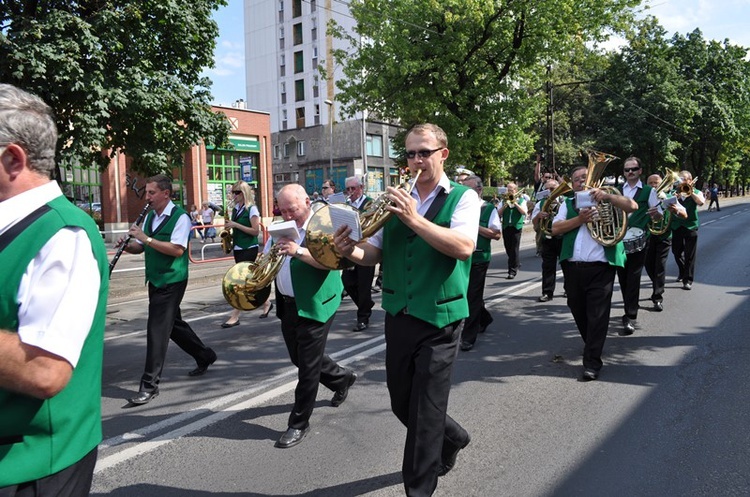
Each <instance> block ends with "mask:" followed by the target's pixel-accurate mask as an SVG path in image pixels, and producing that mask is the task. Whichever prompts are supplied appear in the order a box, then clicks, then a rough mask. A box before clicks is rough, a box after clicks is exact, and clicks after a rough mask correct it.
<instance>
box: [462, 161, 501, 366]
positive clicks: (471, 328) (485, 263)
mask: <svg viewBox="0 0 750 497" xmlns="http://www.w3.org/2000/svg"><path fill="white" fill-rule="evenodd" d="M463 184H464V185H466V186H468V187H469V188H471V189H472V190H474V191H475V192H477V195H479V198H480V199H481V198H482V180H481V178H479V176H476V175H469V176H467V177H466V178H465V179H464V180H463ZM501 235H502V224H501V223H500V215H499V214H498V213H497V209H496V208H495V206H494V204H491V203H489V202H484V201H482V207H481V211H480V215H479V235H478V236H477V243H476V248H475V249H474V253H473V254H472V256H471V270H470V271H469V289H468V291H467V294H466V298H467V299H468V300H469V317H467V318H466V322H465V323H464V331H463V334H462V335H461V350H463V351H467V350H471V349H472V348H473V347H474V343H476V341H477V336H478V334H479V333H482V332H484V330H485V329H486V328H487V326H489V325H490V323H492V315H491V314H490V313H489V311H488V310H487V308H486V307H485V306H484V282H485V280H486V278H487V269H488V268H489V267H490V260H491V259H492V246H491V242H492V240H499V239H500V237H501Z"/></svg>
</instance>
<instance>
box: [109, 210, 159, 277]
mask: <svg viewBox="0 0 750 497" xmlns="http://www.w3.org/2000/svg"><path fill="white" fill-rule="evenodd" d="M149 210H151V202H146V205H144V206H143V210H142V211H141V213H140V214H138V219H136V220H135V223H134V224H141V223H142V222H143V219H144V218H145V217H146V214H148V211H149ZM131 238H133V235H128V236H127V238H125V240H123V242H122V245H120V247H119V248H118V249H117V253H116V254H115V256H114V257H113V258H112V262H110V263H109V277H110V278H111V277H112V270H113V269H114V268H115V264H117V261H118V260H120V256H121V255H122V252H123V251H124V250H125V247H127V245H128V243H130V239H131Z"/></svg>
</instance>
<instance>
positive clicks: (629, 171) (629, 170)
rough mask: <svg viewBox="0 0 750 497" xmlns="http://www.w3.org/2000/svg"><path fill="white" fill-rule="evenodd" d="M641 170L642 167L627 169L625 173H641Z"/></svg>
mask: <svg viewBox="0 0 750 497" xmlns="http://www.w3.org/2000/svg"><path fill="white" fill-rule="evenodd" d="M640 169H641V168H640V167H626V168H625V169H623V171H625V172H626V173H632V172H635V171H639V170H640Z"/></svg>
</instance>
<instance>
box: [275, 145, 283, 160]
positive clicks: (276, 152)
mask: <svg viewBox="0 0 750 497" xmlns="http://www.w3.org/2000/svg"><path fill="white" fill-rule="evenodd" d="M279 154H281V147H280V146H278V145H274V146H273V158H274V159H278V158H279V157H280V155H279Z"/></svg>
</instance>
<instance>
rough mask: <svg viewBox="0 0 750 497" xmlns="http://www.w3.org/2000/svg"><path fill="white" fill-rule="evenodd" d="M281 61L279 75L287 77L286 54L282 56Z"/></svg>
mask: <svg viewBox="0 0 750 497" xmlns="http://www.w3.org/2000/svg"><path fill="white" fill-rule="evenodd" d="M282 48H283V47H282ZM280 59H281V60H280V63H279V75H280V76H286V56H285V55H284V54H281V57H280Z"/></svg>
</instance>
